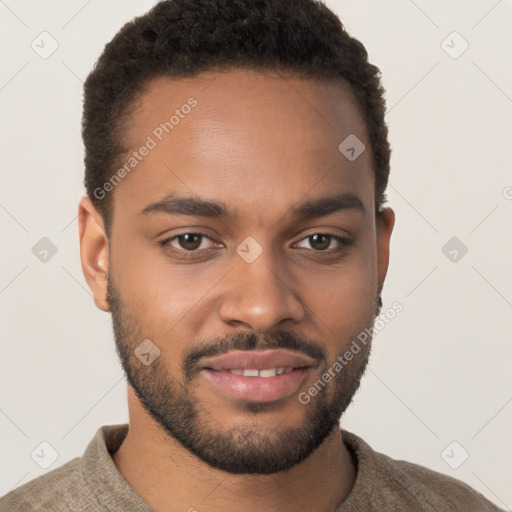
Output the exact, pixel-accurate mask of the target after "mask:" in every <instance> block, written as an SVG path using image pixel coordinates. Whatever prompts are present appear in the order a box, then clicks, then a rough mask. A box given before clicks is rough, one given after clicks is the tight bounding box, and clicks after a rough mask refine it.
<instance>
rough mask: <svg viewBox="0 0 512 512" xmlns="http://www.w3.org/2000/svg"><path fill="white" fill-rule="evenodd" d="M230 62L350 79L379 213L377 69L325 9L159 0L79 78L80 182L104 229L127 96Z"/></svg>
mask: <svg viewBox="0 0 512 512" xmlns="http://www.w3.org/2000/svg"><path fill="white" fill-rule="evenodd" d="M230 68H246V69H253V70H260V71H278V72H280V71H284V72H291V73H293V74H295V75H296V76H299V77H307V78H318V79H322V78H327V79H341V80H345V81H346V82H348V83H349V84H350V85H351V88H352V90H353V92H354V93H355V97H356V99H357V102H358V105H359V107H360V109H361V112H362V115H363V119H364V121H365V123H366V127H367V129H368V137H369V140H370V145H371V150H372V154H373V172H374V175H375V208H376V212H378V210H379V209H380V207H381V206H382V204H383V203H384V202H386V200H387V199H386V197H385V190H386V187H387V182H388V177H389V160H390V154H391V151H390V147H389V143H388V129H387V125H386V122H385V119H384V116H385V110H386V106H385V90H384V88H383V86H382V84H381V81H380V75H381V73H380V70H379V68H378V67H376V66H375V65H373V64H371V63H370V62H369V61H368V53H367V51H366V49H365V47H364V46H363V45H362V44H361V42H359V41H358V40H357V39H355V38H353V37H351V36H350V35H349V34H348V32H347V31H346V30H345V28H344V26H343V24H342V23H341V21H340V20H339V18H338V17H337V16H336V15H335V14H334V13H333V12H332V11H331V10H329V9H328V8H327V7H326V6H325V5H324V4H323V3H322V2H321V1H319V0H164V1H161V2H159V3H158V4H156V5H155V6H154V7H153V8H152V9H151V10H150V11H148V12H147V13H146V14H144V15H143V16H139V17H136V18H134V19H133V20H132V21H130V22H128V23H126V24H125V25H124V26H123V27H122V28H121V29H120V30H119V32H118V33H117V34H116V35H115V36H114V38H113V39H112V40H111V41H110V42H109V43H107V44H106V46H105V48H104V50H103V52H102V54H101V56H100V57H99V59H98V60H97V62H96V64H95V65H94V68H93V70H92V71H91V73H90V74H89V76H88V77H87V80H86V81H85V84H84V110H83V118H82V137H83V141H84V146H85V176H84V185H85V187H86V190H87V195H88V196H89V197H90V198H91V200H92V201H93V204H94V205H95V206H96V208H97V209H98V211H99V212H100V213H101V215H102V218H103V221H104V223H105V227H106V231H107V236H109V238H110V230H111V220H112V206H113V205H112V199H113V197H112V196H113V194H112V193H109V194H106V193H105V191H104V188H103V187H104V185H105V183H107V182H108V181H109V179H110V178H111V177H112V175H113V174H114V172H115V170H116V166H118V165H121V163H120V161H119V160H120V156H121V155H122V154H123V153H124V152H125V151H126V150H127V148H124V147H123V135H124V134H125V133H126V129H127V128H126V123H125V121H126V120H127V118H128V116H129V114H130V107H131V106H132V105H133V102H134V100H135V99H136V98H137V96H138V95H139V94H140V93H141V92H142V90H143V88H144V86H145V85H147V84H148V83H149V81H150V80H152V79H154V78H156V77H158V76H161V75H164V76H169V77H174V78H180V77H193V76H195V75H197V74H199V73H200V72H202V71H209V70H229V69H230ZM340 142H341V141H340ZM98 190H101V191H102V192H101V194H99V193H98ZM95 191H96V193H95Z"/></svg>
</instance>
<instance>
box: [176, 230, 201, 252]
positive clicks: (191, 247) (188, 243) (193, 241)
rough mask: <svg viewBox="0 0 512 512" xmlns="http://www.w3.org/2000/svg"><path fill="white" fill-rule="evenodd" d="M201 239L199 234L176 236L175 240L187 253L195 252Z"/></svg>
mask: <svg viewBox="0 0 512 512" xmlns="http://www.w3.org/2000/svg"><path fill="white" fill-rule="evenodd" d="M202 238H203V235H201V234H199V233H185V234H183V235H178V236H177V237H176V240H177V241H178V243H179V245H180V246H181V248H182V249H186V250H187V251H195V250H196V249H199V247H200V245H201V241H202ZM198 240H199V243H198Z"/></svg>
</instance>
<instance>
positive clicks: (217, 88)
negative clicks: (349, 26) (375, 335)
mask: <svg viewBox="0 0 512 512" xmlns="http://www.w3.org/2000/svg"><path fill="white" fill-rule="evenodd" d="M191 98H192V99H191ZM186 105H188V107H185V106H186ZM173 114H175V115H174V118H171V115H173ZM166 122H168V124H167V125H166V124H165V123H166ZM162 123H163V124H162ZM350 134H353V135H355V136H356V137H357V138H358V139H360V140H361V141H362V142H363V143H364V144H365V146H366V149H365V150H364V151H363V152H362V153H361V154H360V155H359V156H358V157H357V158H356V159H355V160H354V159H349V158H347V156H345V154H343V153H342V152H341V151H340V150H339V148H338V146H339V145H340V143H341V142H342V141H343V140H344V139H346V137H347V136H349V135H350ZM143 146H146V147H147V148H149V149H148V150H147V151H144V150H140V148H141V147H143ZM126 147H127V148H130V149H129V152H128V153H127V155H126V157H125V160H124V161H123V163H124V162H127V161H128V159H129V158H130V156H133V151H138V156H135V158H136V160H137V162H136V163H135V161H133V162H132V163H133V164H134V165H133V167H132V168H131V169H130V171H129V172H127V173H126V174H125V175H124V176H123V177H122V180H121V181H120V182H119V183H117V184H116V185H115V188H114V190H113V191H112V192H110V193H112V194H114V195H113V199H114V203H113V204H114V210H113V211H114V213H113V220H112V235H111V240H110V245H109V246H108V259H107V261H105V263H104V264H103V265H99V266H98V267H96V269H95V271H96V272H97V274H98V275H96V276H92V277H91V275H90V274H91V273H92V272H93V270H91V269H92V266H91V267H88V266H87V264H85V266H84V272H86V274H87V273H89V276H86V277H88V281H89V283H90V284H91V288H92V289H93V291H94V295H95V299H96V304H97V305H98V306H99V307H101V308H102V309H104V310H110V311H111V312H112V321H113V327H114V334H115V341H116V347H117V351H118V354H119V357H120V360H121V363H122V366H123V368H124V371H125V372H126V375H127V379H128V382H129V384H130V386H131V387H132V388H133V390H134V391H135V393H136V395H137V397H138V399H139V400H140V402H141V404H142V405H143V407H144V409H145V411H146V412H147V413H148V414H149V415H150V416H151V417H152V418H153V419H154V420H155V421H156V422H157V424H158V425H159V426H161V428H162V429H163V430H164V431H165V432H166V433H168V434H169V435H171V436H172V437H174V438H175V439H176V440H177V441H179V442H180V443H181V444H182V445H183V446H184V447H185V448H187V449H188V450H189V451H190V452H191V453H193V454H195V455H196V456H197V457H199V458H200V459H202V460H203V461H205V462H206V463H208V464H209V465H211V466H212V467H216V468H219V469H222V470H224V471H228V472H231V473H259V474H269V473H274V472H277V471H281V470H285V469H288V468H291V467H293V466H294V465H296V464H298V463H300V462H301V461H303V460H304V459H305V458H306V457H308V455H310V454H311V453H312V452H313V451H314V450H315V449H316V448H318V446H319V445H320V444H321V443H322V442H323V441H324V440H325V439H326V437H327V436H328V435H329V434H330V433H332V432H333V430H334V429H337V428H338V422H339V418H340V416H341V415H342V413H343V411H344V410H345V409H346V407H347V406H348V405H349V403H350V401H351V399H352V397H353V396H354V393H355V392H356V390H357V389H358V386H359V382H360V379H361V376H362V374H363V372H364V370H365V367H366V364H367V361H368V356H369V352H370V344H369V343H367V344H365V345H364V346H360V350H359V352H357V353H356V354H354V355H353V358H352V359H351V360H350V361H349V362H348V363H346V364H344V366H343V368H342V369H341V370H339V371H333V370H332V368H333V365H335V362H336V361H337V360H339V359H338V358H339V357H340V356H341V357H343V354H344V353H345V352H346V351H347V350H348V349H349V347H350V346H351V345H352V343H353V342H354V340H356V339H357V336H358V335H359V334H360V333H361V332H363V331H364V330H365V329H371V327H372V325H373V322H374V319H375V315H376V314H377V312H378V309H379V307H378V305H379V299H380V289H381V287H382V284H383V281H384V278H385V274H386V270H387V264H388V248H389V237H390V235H391V231H392V228H393V222H394V216H393V212H392V211H391V210H390V209H385V210H384V211H383V212H382V213H381V214H379V216H377V217H376V216H375V211H374V194H375V192H374V176H373V173H372V169H371V158H372V156H371V149H370V145H369V141H368V136H367V130H366V128H365V124H364V122H363V120H362V118H361V115H360V113H359V110H358V107H357V105H356V101H355V98H354V96H353V94H352V92H351V89H350V88H349V87H348V85H346V84H344V83H341V82H336V83H334V82H321V81H318V80H307V79H300V78H296V77H295V78H292V77H289V78H287V79H286V80H285V79H283V78H282V77H281V76H279V75H271V74H260V73H257V72H254V71H247V70H244V71H241V70H239V71H229V72H225V73H223V74H219V75H217V74H215V73H210V72H209V73H204V74H202V75H199V76H198V77H195V78H193V79H186V80H171V79H169V78H159V79H156V80H153V81H152V82H150V83H149V84H148V86H147V87H146V89H145V91H144V93H143V95H142V96H141V98H140V101H139V102H138V103H137V105H136V108H135V109H134V111H133V115H132V116H131V119H130V122H129V130H128V132H127V139H126ZM142 153H145V155H143V156H142ZM351 156H352V155H351ZM126 168H130V164H128V167H126ZM182 198H187V200H185V201H183V200H182ZM205 202H208V203H205ZM213 203H215V204H213ZM96 218H98V217H97V212H96ZM98 224H99V225H101V221H100V222H99V223H98ZM98 233H99V235H98V240H99V237H101V236H102V235H101V234H102V233H103V230H100V229H98ZM91 246H92V244H91ZM97 246H99V245H98V244H97ZM82 251H83V253H82V256H83V259H84V255H86V254H91V255H92V254H93V253H94V251H92V250H91V251H89V252H87V250H86V249H82ZM102 254H104V255H105V254H106V252H103V253H102ZM95 256H97V255H95ZM85 259H86V256H85ZM91 259H92V257H91ZM102 272H103V273H104V274H105V276H106V278H105V279H103V280H102V279H101V278H99V277H98V276H100V275H101V274H102ZM144 340H145V341H144ZM273 349H280V350H284V351H286V353H285V354H284V355H285V356H286V354H288V355H290V354H291V355H294V354H295V355H298V356H300V357H301V358H302V359H301V360H300V361H301V363H300V364H299V363H297V364H293V363H289V365H288V363H287V365H288V366H286V367H287V370H286V373H282V374H278V375H275V376H269V377H264V376H263V375H261V376H250V375H245V376H244V375H236V374H233V373H232V372H229V371H228V370H227V369H226V368H224V369H220V370H219V369H215V358H216V357H218V356H221V355H222V354H227V353H228V352H229V353H231V354H234V351H236V352H237V353H239V354H242V355H243V354H245V355H246V356H247V357H246V358H245V360H244V361H243V362H241V363H233V362H231V363H225V364H224V366H226V367H227V366H229V365H231V367H236V364H239V365H240V366H241V365H245V366H244V367H245V368H256V369H258V366H257V365H258V364H260V363H261V361H259V360H256V359H254V360H253V362H252V363H251V358H250V357H249V356H250V354H252V353H254V352H252V351H256V352H257V353H258V354H260V355H266V354H272V353H273V354H276V352H273ZM247 351H251V352H247ZM251 364H252V366H251ZM280 364H284V363H280ZM301 365H302V367H301V368H299V366H301ZM274 366H275V365H274ZM272 367H273V366H272V363H271V362H270V363H268V364H267V365H266V366H262V365H261V364H260V368H266V369H268V368H272ZM288 367H289V369H288ZM235 369H236V368H235ZM329 369H331V375H334V376H333V377H332V378H330V379H328V382H327V383H326V382H325V381H326V380H327V379H324V381H323V385H322V386H318V380H319V379H320V380H322V376H324V375H325V374H326V373H327V372H329ZM238 373H239V372H238ZM246 373H247V372H246ZM249 373H250V372H249ZM272 373H273V372H272V371H270V373H269V375H271V374H272ZM315 383H317V388H319V389H317V392H316V393H314V394H309V393H308V397H309V399H308V400H307V403H306V400H304V396H305V393H307V392H308V390H310V389H311V388H312V386H314V385H315ZM300 397H302V399H301V398H300Z"/></svg>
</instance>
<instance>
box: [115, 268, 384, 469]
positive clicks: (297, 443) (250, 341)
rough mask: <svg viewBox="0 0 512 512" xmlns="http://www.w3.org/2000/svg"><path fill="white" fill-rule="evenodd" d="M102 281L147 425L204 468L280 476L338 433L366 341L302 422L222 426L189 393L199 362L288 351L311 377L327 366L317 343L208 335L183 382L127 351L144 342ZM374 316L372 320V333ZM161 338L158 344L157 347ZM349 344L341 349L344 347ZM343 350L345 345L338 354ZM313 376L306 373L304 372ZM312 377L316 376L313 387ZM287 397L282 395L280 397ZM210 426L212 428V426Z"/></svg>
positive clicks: (263, 405) (250, 410)
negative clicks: (303, 361)
mask: <svg viewBox="0 0 512 512" xmlns="http://www.w3.org/2000/svg"><path fill="white" fill-rule="evenodd" d="M107 277H108V294H107V302H108V304H109V306H110V311H111V313H112V326H113V331H114V337H115V344H116V352H117V354H118V356H119V359H120V362H121V365H122V368H123V370H124V373H125V375H126V378H127V381H128V383H129V384H130V386H131V387H132V388H133V390H134V391H135V393H136V395H137V397H138V399H139V401H140V402H141V404H142V405H143V407H144V408H145V409H146V411H147V412H148V414H149V415H150V416H151V417H152V418H153V419H154V421H155V422H156V423H157V424H158V425H159V426H160V427H161V428H162V429H163V430H164V431H165V432H166V433H167V434H168V435H170V436H171V437H173V438H174V439H175V440H176V441H178V442H179V443H180V444H181V445H182V446H183V447H184V448H185V449H187V450H188V451H189V452H191V453H192V454H194V455H195V456H197V457H198V458H199V459H201V460H202V461H203V462H205V463H206V464H208V465H209V466H211V467H214V468H217V469H220V470H222V471H226V472H228V473H231V474H262V475H268V474H272V473H276V472H278V471H284V470H287V469H290V468H292V467H293V466H295V465H297V464H299V463H300V462H302V461H303V460H304V459H306V458H307V457H308V456H309V455H311V454H312V453H313V452H314V451H315V450H316V449H317V448H318V447H319V446H320V445H321V444H322V443H323V442H324V440H325V439H326V438H327V437H328V436H329V435H330V434H331V433H332V432H333V430H334V429H339V421H340V418H341V416H342V414H343V412H344V411H345V409H346V408H347V407H348V406H349V405H350V403H351V401H352V399H353V397H354V395H355V394H356V391H357V390H358V388H359V385H360V381H361V378H362V376H363V374H364V372H365V370H366V367H367V364H368V359H369V356H370V350H371V340H369V341H368V343H367V344H366V345H365V347H363V348H362V349H361V351H360V352H359V353H358V354H356V355H355V356H354V358H353V359H352V361H351V362H350V363H349V364H348V365H347V366H346V367H345V368H343V370H342V371H341V372H339V373H338V375H336V378H334V379H332V380H331V381H330V382H329V383H328V384H325V388H324V389H321V390H319V392H318V393H317V394H316V395H315V396H313V397H311V398H310V400H309V401H308V403H307V405H304V403H303V402H299V400H298V399H297V402H298V404H299V406H300V407H303V408H304V409H305V416H304V419H303V421H302V422H301V424H299V425H297V426H295V427H283V428H279V427H278V426H277V427H276V426H275V425H273V426H272V427H269V428H267V429H265V428H263V427H261V426H258V425H254V424H251V423H250V422H248V423H246V424H243V425H236V426H233V427H231V428H227V429H226V428H222V427H221V426H220V424H218V422H216V421H215V420H214V419H213V418H212V416H211V414H210V413H209V411H207V410H206V408H205V407H204V406H203V405H202V404H201V402H200V401H199V400H198V399H197V398H196V396H195V395H194V387H193V385H194V384H195V380H194V379H195V378H196V377H197V375H198V374H199V372H200V371H201V367H200V366H199V365H198V361H199V359H201V358H203V357H210V356H216V355H220V354H223V353H226V352H228V351H230V350H263V349H271V348H272V349H277V348H282V349H291V350H295V351H299V352H302V353H305V354H307V355H309V356H310V357H312V358H313V359H315V360H316V361H318V365H317V366H316V368H315V370H314V371H318V370H319V369H321V370H322V371H321V373H319V374H318V379H320V378H321V376H322V375H323V374H324V373H326V372H327V370H328V368H329V367H330V366H331V364H329V362H328V360H327V356H326V354H325V351H324V350H323V348H321V347H322V345H321V344H320V343H318V342H316V341H311V340H309V339H306V338H303V337H302V336H300V335H299V334H297V333H293V332H287V331H279V332H275V333H272V334H266V335H264V336H257V335H255V334H254V333H251V332H238V333H236V334H234V335H233V336H229V337H224V338H214V339H212V340H209V342H208V343H204V344H201V345H194V347H193V348H191V349H190V350H189V351H188V352H187V355H186V356H185V358H184V360H183V362H182V365H181V369H182V375H183V379H182V380H181V381H180V380H178V378H177V377H179V376H176V375H171V374H170V373H169V372H168V370H167V368H166V367H165V365H164V363H163V362H162V360H163V358H161V357H157V358H156V359H155V360H154V361H153V362H152V363H151V364H150V365H148V366H145V365H144V364H142V363H141V361H140V360H139V359H138V358H137V357H135V355H134V349H135V348H136V347H137V346H138V345H139V344H140V343H141V341H142V340H143V339H145V338H146V336H144V334H143V332H142V326H141V323H140V321H138V319H137V317H136V316H134V315H133V314H131V313H130V311H129V310H128V309H127V308H126V307H125V306H123V303H122V301H121V297H120V295H119V293H118V291H117V289H116V288H115V286H114V283H113V282H112V281H111V277H110V275H108V276H107ZM375 304H376V306H375V316H377V315H378V314H379V312H380V309H381V307H382V300H381V293H380V289H379V292H378V294H377V297H376V302H375ZM374 321H375V317H374V316H373V317H372V321H371V325H364V326H362V329H361V330H360V331H358V333H359V332H362V331H363V330H364V329H365V328H370V329H371V328H372V327H373V323H374ZM163 345H164V341H163V340H162V343H161V344H160V348H162V347H163ZM347 346H348V345H347ZM346 350H347V348H346V347H344V348H343V351H342V352H341V353H340V354H338V355H337V356H336V357H338V356H342V354H343V353H344V352H345V351H346ZM308 371H313V370H308ZM316 381H317V379H315V382H316ZM290 399H293V397H291V396H290V397H288V398H286V399H285V400H290ZM234 403H235V404H236V406H237V407H238V408H239V409H240V410H242V411H244V412H245V413H247V414H249V415H253V416H256V415H261V414H265V412H268V411H276V410H279V408H281V407H283V403H282V401H275V402H250V401H244V400H237V401H235V402H234ZM216 424H217V427H218V428H216Z"/></svg>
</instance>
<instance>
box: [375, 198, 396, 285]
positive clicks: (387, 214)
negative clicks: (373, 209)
mask: <svg viewBox="0 0 512 512" xmlns="http://www.w3.org/2000/svg"><path fill="white" fill-rule="evenodd" d="M376 224H377V226H376V227H377V270H378V279H379V289H382V287H383V286H384V280H385V279H386V274H387V271H388V265H389V245H390V241H391V233H392V232H393V227H394V225H395V212H394V211H393V210H392V209H391V208H389V207H386V208H382V209H381V211H380V212H379V213H378V214H377V217H376Z"/></svg>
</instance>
